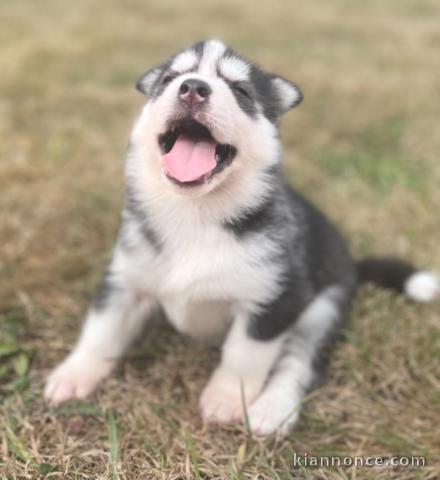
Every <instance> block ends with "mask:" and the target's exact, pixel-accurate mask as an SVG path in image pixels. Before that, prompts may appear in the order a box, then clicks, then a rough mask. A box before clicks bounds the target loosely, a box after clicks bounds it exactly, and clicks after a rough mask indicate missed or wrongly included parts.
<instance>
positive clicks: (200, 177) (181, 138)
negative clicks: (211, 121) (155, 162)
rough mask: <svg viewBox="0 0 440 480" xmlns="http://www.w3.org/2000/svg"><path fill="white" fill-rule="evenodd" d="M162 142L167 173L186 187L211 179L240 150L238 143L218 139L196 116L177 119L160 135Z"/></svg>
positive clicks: (227, 164) (160, 141)
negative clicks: (235, 144)
mask: <svg viewBox="0 0 440 480" xmlns="http://www.w3.org/2000/svg"><path fill="white" fill-rule="evenodd" d="M159 146H160V148H161V150H162V154H163V161H164V165H165V173H166V175H167V177H168V178H169V179H170V180H172V181H173V182H174V183H177V184H178V185H181V186H185V187H188V186H195V185H200V184H203V183H206V182H208V181H210V180H211V179H212V177H213V176H214V175H216V174H217V173H220V172H221V171H222V170H224V169H225V168H226V167H227V166H229V165H230V164H231V162H232V160H233V159H234V157H235V155H236V154H237V149H236V148H235V147H233V146H232V145H229V144H226V143H219V142H217V141H216V140H215V138H214V137H213V136H212V135H211V132H210V131H209V129H208V128H207V127H205V126H204V125H202V124H201V123H199V122H196V121H195V120H193V119H184V120H179V121H176V122H174V123H173V124H172V125H171V126H170V129H169V130H167V131H166V132H165V133H163V134H162V135H159Z"/></svg>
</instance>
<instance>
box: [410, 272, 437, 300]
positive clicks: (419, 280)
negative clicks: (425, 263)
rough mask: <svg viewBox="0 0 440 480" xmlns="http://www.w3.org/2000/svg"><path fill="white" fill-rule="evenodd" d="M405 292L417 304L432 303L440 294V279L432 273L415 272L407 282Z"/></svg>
mask: <svg viewBox="0 0 440 480" xmlns="http://www.w3.org/2000/svg"><path fill="white" fill-rule="evenodd" d="M404 291H405V294H406V295H407V296H408V297H409V298H411V299H412V300H414V301H416V302H423V303H428V302H432V301H433V300H435V299H436V297H437V295H438V294H439V292H440V282H439V278H438V277H437V276H436V275H435V274H434V273H431V272H425V271H422V270H420V271H418V272H414V273H413V274H412V275H410V276H409V277H408V279H407V280H406V281H405V285H404Z"/></svg>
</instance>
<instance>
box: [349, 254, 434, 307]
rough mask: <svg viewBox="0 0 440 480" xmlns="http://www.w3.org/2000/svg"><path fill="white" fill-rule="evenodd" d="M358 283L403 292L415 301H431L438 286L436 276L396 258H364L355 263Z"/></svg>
mask: <svg viewBox="0 0 440 480" xmlns="http://www.w3.org/2000/svg"><path fill="white" fill-rule="evenodd" d="M357 271H358V279H359V283H361V284H362V283H373V284H375V285H377V286H379V287H382V288H387V289H390V290H394V291H396V292H399V293H403V294H404V295H406V296H407V297H409V298H411V299H412V300H415V301H416V302H432V301H433V300H435V298H436V297H437V295H438V293H439V291H440V286H439V279H438V277H437V276H436V275H435V274H434V273H431V272H427V271H424V270H419V269H418V268H416V267H414V266H413V265H411V264H410V263H407V262H404V261H402V260H399V259H396V258H387V257H384V258H379V257H378V258H365V259H363V260H361V261H359V262H358V263H357Z"/></svg>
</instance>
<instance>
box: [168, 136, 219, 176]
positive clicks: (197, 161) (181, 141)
mask: <svg viewBox="0 0 440 480" xmlns="http://www.w3.org/2000/svg"><path fill="white" fill-rule="evenodd" d="M163 158H164V161H165V166H166V169H167V171H168V174H169V175H171V176H172V177H174V178H175V179H177V180H179V182H191V181H193V180H198V179H199V178H200V177H202V176H203V175H205V174H206V173H208V172H210V171H211V170H213V169H214V168H215V167H216V165H217V162H216V161H215V143H214V142H209V141H206V140H200V141H198V142H194V141H193V140H191V139H190V138H189V137H187V136H185V135H180V136H179V137H178V138H177V140H176V143H175V144H174V146H173V148H172V149H171V151H170V152H168V153H167V154H166V155H165V156H164V157H163Z"/></svg>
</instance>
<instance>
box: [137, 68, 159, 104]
mask: <svg viewBox="0 0 440 480" xmlns="http://www.w3.org/2000/svg"><path fill="white" fill-rule="evenodd" d="M161 74H162V68H160V67H157V68H153V69H152V70H149V71H148V72H147V73H144V74H143V75H142V77H141V78H140V79H139V80H138V81H137V83H136V88H137V89H138V90H139V91H140V92H142V93H144V94H145V95H148V96H149V97H150V96H151V95H152V93H153V87H154V85H155V83H156V82H157V80H159V77H160V76H161Z"/></svg>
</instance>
